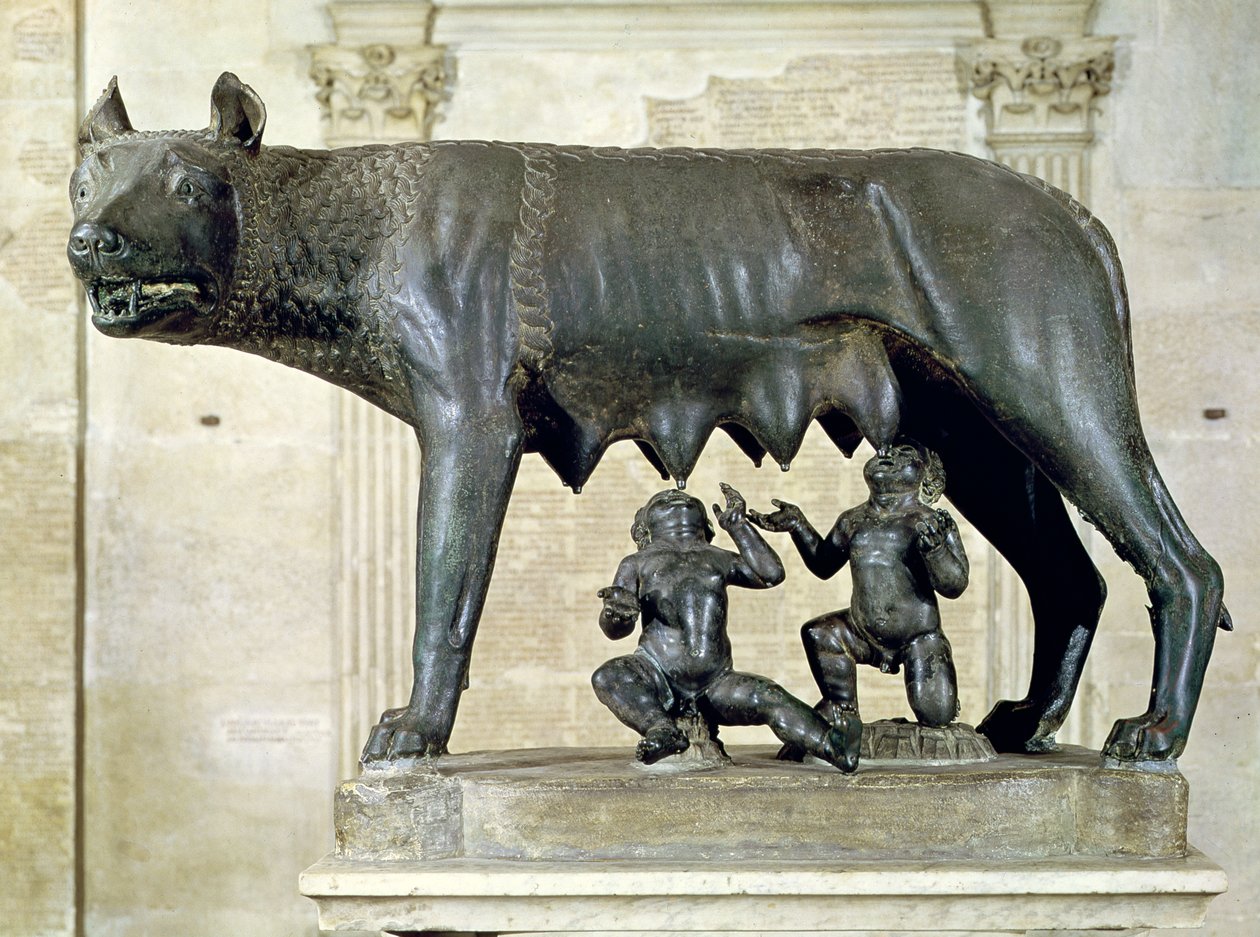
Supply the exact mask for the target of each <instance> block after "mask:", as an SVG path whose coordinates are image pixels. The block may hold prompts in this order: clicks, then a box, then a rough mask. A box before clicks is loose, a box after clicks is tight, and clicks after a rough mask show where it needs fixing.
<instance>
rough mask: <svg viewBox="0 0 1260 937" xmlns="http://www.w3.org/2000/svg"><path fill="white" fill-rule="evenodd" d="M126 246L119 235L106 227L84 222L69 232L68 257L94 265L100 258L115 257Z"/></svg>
mask: <svg viewBox="0 0 1260 937" xmlns="http://www.w3.org/2000/svg"><path fill="white" fill-rule="evenodd" d="M126 246H127V242H126V240H125V239H124V238H123V236H122V235H121V234H119V233H118V232H117V231H115V230H114V229H113V228H111V227H109V226H108V225H103V224H98V223H96V222H93V221H85V222H83V223H82V224H78V225H75V227H74V230H73V231H71V232H70V256H71V257H72V258H73V259H75V260H77V261H78V262H80V263H93V264H94V263H96V262H97V261H98V260H99V258H101V257H102V256H108V255H117V254H121V253H122V252H123V248H124V247H126Z"/></svg>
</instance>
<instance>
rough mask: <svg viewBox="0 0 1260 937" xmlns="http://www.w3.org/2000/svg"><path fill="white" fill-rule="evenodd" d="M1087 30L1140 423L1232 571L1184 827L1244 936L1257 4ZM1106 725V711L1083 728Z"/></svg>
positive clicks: (1258, 663)
mask: <svg viewBox="0 0 1260 937" xmlns="http://www.w3.org/2000/svg"><path fill="white" fill-rule="evenodd" d="M1095 29H1096V31H1097V32H1098V33H1110V34H1116V35H1119V36H1120V37H1121V42H1120V45H1119V55H1118V66H1117V82H1116V90H1115V91H1114V92H1113V95H1112V98H1111V99H1110V100H1108V101H1106V102H1105V104H1104V107H1105V108H1106V110H1107V112H1108V118H1107V127H1108V131H1107V133H1106V136H1105V137H1104V139H1103V140H1102V144H1101V147H1100V154H1099V157H1098V158H1097V160H1096V163H1095V170H1096V175H1095V178H1096V181H1097V183H1098V185H1097V188H1096V197H1095V203H1096V206H1095V207H1096V208H1097V211H1098V213H1099V215H1100V216H1101V217H1103V218H1104V219H1105V220H1106V221H1107V223H1108V226H1109V227H1110V229H1111V231H1112V233H1113V234H1114V235H1115V238H1116V241H1117V244H1118V246H1119V248H1120V254H1121V257H1122V258H1123V259H1124V261H1125V270H1126V274H1127V277H1128V285H1129V294H1130V299H1131V303H1132V308H1133V343H1134V360H1135V366H1136V369H1137V381H1138V398H1139V402H1140V405H1141V408H1142V417H1143V422H1144V423H1145V425H1146V429H1147V435H1148V436H1149V437H1150V440H1151V446H1152V449H1153V451H1154V453H1155V458H1156V460H1157V462H1158V463H1159V466H1160V469H1161V472H1162V474H1163V475H1164V478H1165V480H1166V481H1167V482H1168V487H1169V489H1170V490H1171V491H1172V493H1173V495H1174V497H1176V499H1177V502H1178V504H1179V505H1180V506H1181V509H1182V512H1183V513H1184V514H1185V516H1186V519H1187V521H1188V522H1189V523H1190V526H1191V527H1192V529H1193V530H1194V531H1195V532H1196V534H1197V535H1198V536H1199V538H1200V539H1201V540H1202V541H1203V543H1204V544H1205V545H1206V546H1207V547H1208V549H1209V550H1210V551H1212V553H1213V554H1214V555H1215V556H1216V558H1217V559H1218V560H1219V561H1220V563H1221V565H1222V566H1223V568H1224V571H1225V600H1226V602H1227V603H1228V605H1229V608H1230V610H1231V611H1232V612H1233V615H1234V621H1235V625H1236V628H1237V630H1236V631H1235V632H1234V633H1233V634H1219V636H1218V638H1217V642H1216V652H1215V655H1214V657H1213V659H1212V664H1211V666H1210V667H1209V669H1208V674H1207V684H1206V687H1205V690H1204V693H1203V700H1202V703H1201V705H1200V707H1199V712H1198V715H1197V717H1196V721H1195V727H1194V732H1193V734H1192V736H1191V739H1190V744H1189V746H1188V748H1187V749H1186V753H1185V755H1184V757H1183V758H1182V759H1181V768H1182V771H1183V772H1184V773H1185V775H1186V777H1187V779H1188V780H1189V781H1190V806H1191V816H1190V838H1191V841H1192V842H1193V843H1194V844H1195V845H1197V846H1198V847H1199V848H1200V849H1202V850H1204V851H1205V852H1207V853H1208V854H1210V855H1212V856H1213V857H1215V858H1216V859H1217V861H1219V862H1220V863H1221V864H1222V865H1223V866H1224V867H1225V870H1226V871H1227V872H1228V873H1229V876H1230V892H1229V893H1228V894H1227V895H1225V896H1223V897H1221V898H1219V899H1217V900H1216V901H1215V902H1213V904H1212V906H1211V908H1210V909H1209V916H1208V927H1207V933H1209V934H1212V935H1220V937H1224V935H1228V937H1242V935H1245V934H1251V933H1255V932H1256V931H1257V929H1258V928H1260V911H1258V910H1257V909H1258V908H1260V876H1258V875H1257V872H1258V871H1260V846H1258V845H1257V843H1258V842H1260V728H1258V726H1260V722H1257V719H1256V715H1257V704H1258V703H1260V632H1258V631H1257V629H1256V624H1255V623H1256V613H1255V610H1256V608H1257V607H1260V587H1258V586H1257V580H1256V577H1255V575H1254V569H1255V565H1256V563H1257V561H1258V560H1260V538H1257V533H1256V532H1257V530H1260V508H1258V507H1257V505H1258V504H1260V501H1258V500H1257V498H1256V494H1255V490H1256V485H1257V482H1258V481H1260V475H1258V474H1257V471H1256V467H1255V454H1256V452H1257V443H1258V442H1260V436H1258V435H1257V434H1258V433H1260V414H1258V413H1257V410H1256V403H1257V401H1260V374H1258V373H1257V369H1256V362H1257V355H1258V354H1260V288H1258V287H1257V279H1256V276H1255V271H1256V264H1255V256H1256V244H1257V240H1258V239H1260V163H1257V162H1256V160H1255V158H1254V154H1255V153H1256V150H1257V145H1260V107H1258V106H1257V102H1256V96H1255V90H1254V89H1255V88H1256V82H1257V81H1258V80H1260V63H1258V62H1257V60H1256V57H1255V56H1254V55H1253V54H1252V53H1251V51H1250V50H1251V49H1252V48H1253V46H1254V44H1255V41H1256V38H1257V37H1258V36H1260V8H1257V7H1255V6H1254V5H1252V4H1210V5H1205V4H1179V3H1159V4H1151V3H1146V2H1143V0H1124V2H1118V0H1108V2H1105V3H1103V4H1101V9H1100V11H1099V15H1098V21H1097V23H1096V26H1095ZM1249 154H1250V155H1249ZM1208 409H1224V410H1225V411H1226V412H1227V416H1226V417H1225V418H1224V419H1219V420H1209V419H1205V418H1204V411H1205V410H1208ZM1103 572H1104V575H1106V577H1107V580H1108V582H1109V584H1110V587H1111V598H1110V599H1109V601H1108V608H1107V610H1106V612H1105V613H1104V615H1103V624H1102V628H1101V630H1100V632H1099V638H1098V641H1097V642H1096V644H1095V648H1094V651H1093V656H1092V659H1091V664H1090V668H1089V672H1088V680H1089V691H1090V693H1091V695H1092V696H1093V697H1094V700H1096V704H1095V705H1093V706H1092V707H1091V708H1092V710H1093V711H1094V712H1097V713H1099V714H1102V715H1105V716H1106V718H1107V719H1110V718H1114V717H1115V716H1120V715H1125V714H1129V713H1134V712H1140V711H1141V710H1142V709H1143V708H1144V707H1145V705H1146V698H1147V691H1148V688H1149V679H1150V654H1151V647H1152V640H1151V633H1150V627H1149V623H1148V621H1147V619H1146V615H1145V612H1144V610H1143V603H1144V597H1143V595H1142V594H1141V584H1140V583H1139V582H1138V581H1137V578H1136V577H1134V576H1133V575H1132V574H1130V573H1128V571H1127V568H1125V567H1124V566H1122V565H1121V564H1120V563H1119V561H1118V560H1116V559H1114V557H1111V558H1110V559H1109V560H1108V561H1107V562H1106V563H1105V564H1104V565H1103ZM1105 730H1106V723H1105V722H1104V720H1103V719H1101V718H1100V719H1098V720H1097V725H1096V727H1095V729H1094V730H1093V733H1092V735H1091V737H1090V738H1089V739H1088V741H1089V742H1090V743H1091V744H1098V743H1100V742H1101V741H1102V740H1103V738H1104V735H1103V733H1104V732H1105Z"/></svg>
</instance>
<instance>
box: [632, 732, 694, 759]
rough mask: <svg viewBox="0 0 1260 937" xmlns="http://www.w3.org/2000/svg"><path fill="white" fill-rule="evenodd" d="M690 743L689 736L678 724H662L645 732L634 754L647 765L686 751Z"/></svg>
mask: <svg viewBox="0 0 1260 937" xmlns="http://www.w3.org/2000/svg"><path fill="white" fill-rule="evenodd" d="M690 745H691V743H690V742H688V741H687V736H685V735H684V734H683V733H682V731H681V730H680V729H679V728H678V727H677V726H674V725H661V726H656V727H655V728H651V729H648V730H647V732H646V733H644V735H643V738H641V739H640V740H639V744H638V746H637V747H636V748H635V750H634V756H635V757H636V758H638V759H639V761H641V762H643V763H644V764H645V765H651V764H655V763H656V762H658V761H660V760H661V759H662V758H668V757H669V756H670V755H677V754H678V753H679V752H685V751H686V750H687V748H688V746H690Z"/></svg>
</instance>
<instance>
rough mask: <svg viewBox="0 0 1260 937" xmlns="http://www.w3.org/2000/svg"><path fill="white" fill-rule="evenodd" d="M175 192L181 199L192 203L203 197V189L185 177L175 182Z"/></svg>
mask: <svg viewBox="0 0 1260 937" xmlns="http://www.w3.org/2000/svg"><path fill="white" fill-rule="evenodd" d="M174 192H175V194H176V195H178V196H179V197H180V198H183V199H188V200H190V201H191V200H194V199H196V198H197V197H198V196H199V195H201V188H200V186H198V185H197V183H195V182H193V181H192V180H191V179H189V178H188V177H187V176H183V177H181V178H180V179H178V180H177V181H176V182H175V187H174Z"/></svg>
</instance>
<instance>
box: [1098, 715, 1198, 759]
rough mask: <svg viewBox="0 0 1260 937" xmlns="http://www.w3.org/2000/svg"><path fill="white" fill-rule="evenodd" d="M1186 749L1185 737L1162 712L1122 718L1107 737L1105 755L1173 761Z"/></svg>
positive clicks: (1104, 748) (1178, 727) (1176, 723)
mask: <svg viewBox="0 0 1260 937" xmlns="http://www.w3.org/2000/svg"><path fill="white" fill-rule="evenodd" d="M1185 747H1186V735H1185V732H1183V731H1182V730H1181V726H1180V724H1179V723H1178V722H1176V721H1175V720H1172V719H1169V718H1168V716H1167V715H1165V714H1162V713H1151V712H1147V713H1143V714H1142V715H1140V716H1134V717H1133V718H1132V719H1120V720H1118V721H1117V722H1116V724H1115V725H1114V726H1113V727H1112V729H1111V734H1110V735H1109V736H1107V744H1106V745H1104V746H1103V756H1104V757H1106V758H1114V759H1116V760H1117V761H1163V762H1167V761H1173V760H1175V759H1176V758H1177V756H1178V755H1180V754H1181V752H1182V750H1183V749H1184V748H1185Z"/></svg>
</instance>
